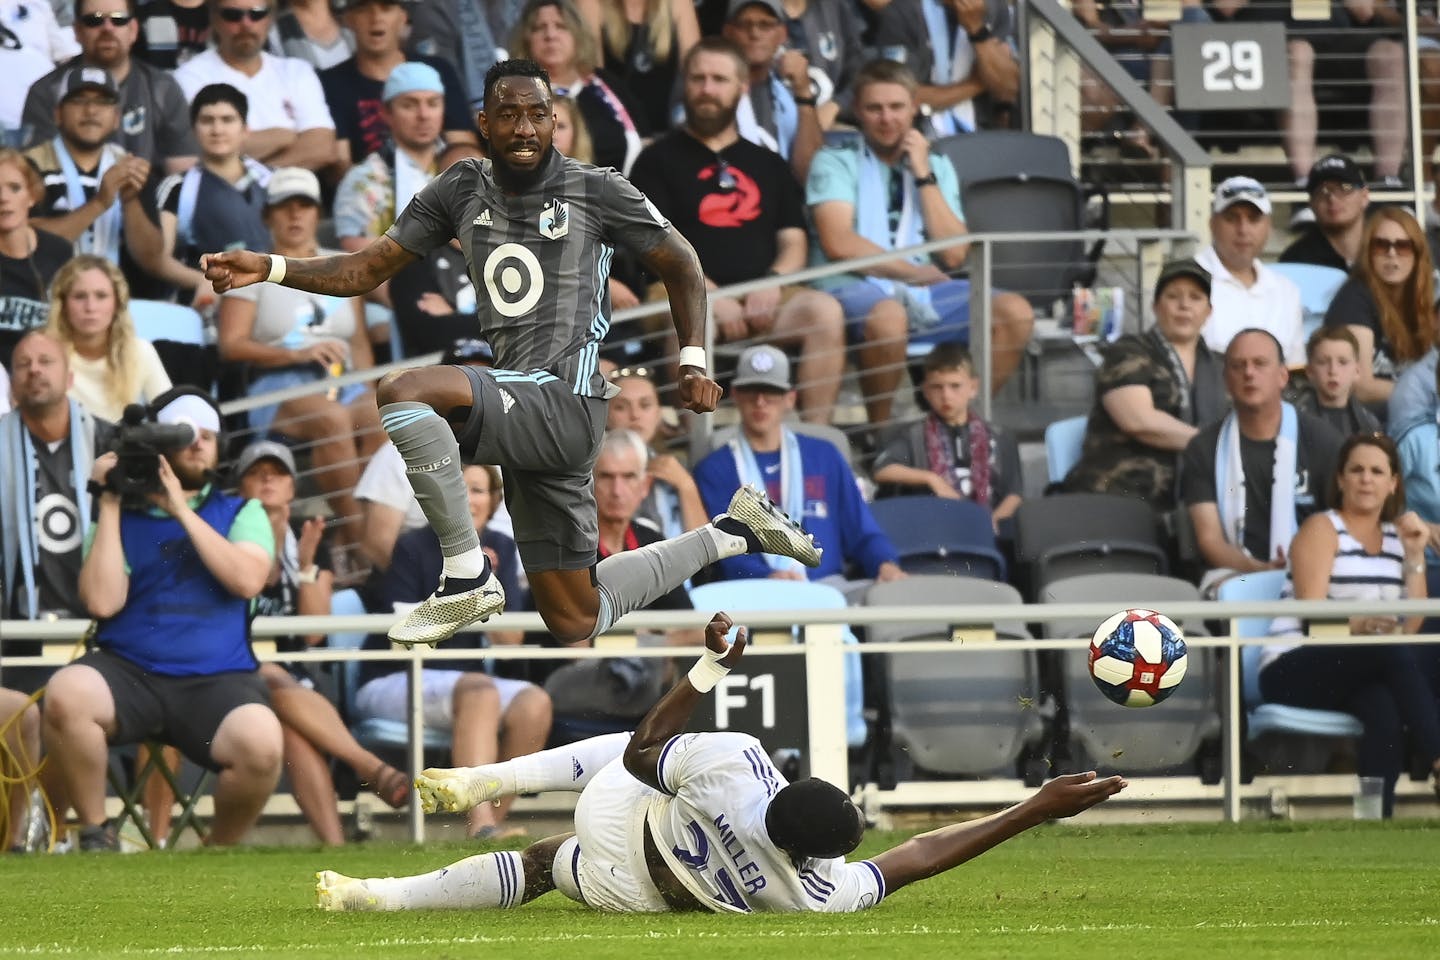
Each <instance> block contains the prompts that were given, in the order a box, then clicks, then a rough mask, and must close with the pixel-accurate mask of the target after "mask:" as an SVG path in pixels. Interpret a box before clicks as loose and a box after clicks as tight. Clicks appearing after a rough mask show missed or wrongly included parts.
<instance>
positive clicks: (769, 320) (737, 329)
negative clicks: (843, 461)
mask: <svg viewBox="0 0 1440 960" xmlns="http://www.w3.org/2000/svg"><path fill="white" fill-rule="evenodd" d="M745 75H746V67H745V59H744V56H743V54H742V53H741V52H740V49H739V48H738V47H737V46H735V44H734V43H732V42H731V41H729V40H726V39H723V38H721V37H707V38H705V39H703V40H701V41H699V42H698V43H696V44H695V45H694V46H693V47H691V48H690V51H689V53H687V54H686V56H685V60H684V62H683V63H682V64H681V76H682V78H683V81H684V103H685V123H684V125H683V126H681V127H680V128H679V129H677V130H672V131H671V132H670V133H667V134H666V135H665V136H663V137H661V138H660V139H659V140H657V141H655V142H654V143H652V144H651V145H650V146H648V147H646V148H645V149H644V150H642V151H641V153H640V156H639V157H637V158H636V159H635V166H634V167H633V168H632V169H631V171H630V181H631V182H632V183H634V184H635V186H636V187H638V188H639V189H640V191H641V192H642V193H644V194H645V195H646V196H647V197H649V198H650V201H651V202H652V203H654V204H655V206H656V207H658V208H659V210H660V212H661V213H663V214H664V215H665V216H666V217H667V218H668V219H669V220H670V222H671V224H673V225H674V227H675V229H677V230H679V231H680V232H681V233H682V234H684V235H685V237H687V238H688V239H689V240H690V242H691V243H693V244H694V245H695V252H696V254H697V255H698V256H699V257H700V266H701V267H702V268H704V270H705V282H706V285H707V286H709V287H711V288H714V287H724V286H729V285H730V284H734V283H743V282H745V281H747V280H759V279H761V278H763V277H767V276H770V277H783V276H785V275H786V274H790V273H794V272H795V271H797V270H801V269H803V268H804V267H805V259H806V237H805V210H804V207H803V205H802V203H801V197H800V190H799V184H797V183H796V182H795V177H794V175H793V174H792V173H791V172H790V167H789V165H788V164H786V163H785V161H784V160H783V159H782V158H781V157H780V155H779V154H777V153H776V152H775V151H773V150H768V149H766V148H765V147H760V146H756V145H755V144H753V143H751V142H750V141H748V140H745V139H743V138H742V137H741V136H740V132H739V129H738V128H737V127H736V124H735V113H736V109H737V107H738V105H739V103H740V99H741V98H742V97H743V96H744V95H745ZM663 296H664V290H663V289H658V288H657V289H655V290H653V291H651V296H650V299H652V300H654V299H659V298H660V297H663ZM712 306H713V308H714V311H715V322H716V324H717V325H718V326H719V328H720V329H719V331H718V332H719V334H720V339H721V340H724V341H727V342H728V341H750V340H752V339H758V340H761V341H764V342H767V343H775V344H779V345H781V346H785V347H797V348H799V351H800V358H801V359H800V372H799V384H800V412H801V415H802V416H803V417H804V418H805V419H807V420H811V421H814V422H816V423H829V422H830V417H831V413H832V412H833V410H834V407H835V397H836V395H837V394H838V393H839V392H840V373H841V370H842V368H843V367H844V364H845V331H844V318H843V317H842V316H841V313H840V304H839V302H838V301H836V299H835V298H834V297H832V296H830V295H829V294H827V293H821V292H820V291H818V290H811V289H810V288H808V287H805V286H803V285H798V284H797V285H795V286H786V287H781V286H774V287H767V288H766V289H764V290H756V291H754V292H753V293H749V294H746V295H745V297H744V299H743V300H739V299H736V298H734V297H716V298H715V299H714V300H713V301H712ZM650 319H651V320H652V321H656V320H658V321H659V322H660V323H663V322H664V315H663V314H662V315H661V316H660V317H659V318H654V317H652V318H650ZM651 332H652V333H658V332H660V331H659V330H658V329H657V330H652V331H651ZM666 354H667V355H671V356H673V355H674V347H673V345H672V346H671V348H670V349H668V350H667V351H666Z"/></svg>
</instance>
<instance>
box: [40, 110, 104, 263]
mask: <svg viewBox="0 0 1440 960" xmlns="http://www.w3.org/2000/svg"><path fill="white" fill-rule="evenodd" d="M51 143H52V145H53V146H54V148H55V157H56V159H58V160H59V161H60V172H61V173H62V174H64V176H65V199H66V200H67V201H68V202H69V204H70V212H72V213H73V212H75V211H76V210H79V209H80V208H81V207H83V206H85V199H86V198H85V187H84V186H83V185H82V184H81V183H80V169H79V168H78V167H76V166H75V160H74V158H73V157H71V156H70V151H69V150H68V149H67V148H66V147H65V141H63V140H61V139H60V137H59V136H56V137H55V139H54V140H53V141H51ZM113 166H115V156H114V149H113V148H112V147H111V146H110V144H108V143H107V144H105V146H103V147H102V148H101V149H100V168H99V169H98V170H96V171H95V190H96V192H97V193H98V192H99V190H100V181H101V180H103V179H104V178H105V173H106V171H107V170H109V169H110V168H111V167H113ZM120 222H121V214H120V198H119V197H118V196H117V197H116V198H115V202H114V203H112V204H110V207H109V209H107V210H106V211H105V212H104V213H102V214H100V216H98V217H96V218H95V222H94V223H92V224H90V226H89V227H88V228H87V229H86V230H85V232H84V233H82V234H81V235H80V239H79V240H78V241H76V243H75V252H76V253H93V254H94V255H95V256H97V257H104V258H105V259H106V260H109V261H110V262H111V263H115V264H118V263H119V262H120Z"/></svg>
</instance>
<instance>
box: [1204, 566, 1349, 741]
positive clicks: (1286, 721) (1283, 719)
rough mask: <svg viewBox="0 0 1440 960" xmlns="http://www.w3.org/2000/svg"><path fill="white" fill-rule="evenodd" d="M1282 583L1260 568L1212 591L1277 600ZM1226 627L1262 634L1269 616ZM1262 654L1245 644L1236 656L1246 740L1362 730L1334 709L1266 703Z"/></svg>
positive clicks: (1280, 573)
mask: <svg viewBox="0 0 1440 960" xmlns="http://www.w3.org/2000/svg"><path fill="white" fill-rule="evenodd" d="M1284 586H1285V571H1284V570H1261V571H1259V572H1257V573H1247V574H1242V575H1240V576H1236V577H1231V578H1230V579H1229V580H1226V581H1224V582H1222V583H1221V584H1220V587H1219V589H1218V590H1217V591H1216V599H1218V600H1222V601H1236V600H1278V599H1280V591H1281V590H1282V589H1283V588H1284ZM1230 629H1231V630H1233V631H1235V635H1236V636H1238V637H1263V636H1265V635H1266V634H1268V633H1269V630H1270V618H1269V617H1240V618H1237V619H1235V620H1233V621H1231V625H1230ZM1263 653H1264V648H1263V647H1259V646H1247V647H1245V648H1244V651H1243V653H1242V654H1241V656H1240V698H1241V700H1242V702H1243V703H1244V704H1245V716H1246V731H1247V732H1246V739H1247V740H1258V739H1259V738H1260V737H1263V736H1265V735H1266V734H1268V733H1277V734H1292V735H1299V736H1315V737H1358V736H1360V734H1362V733H1364V732H1365V728H1364V727H1363V726H1362V725H1361V723H1360V721H1359V720H1357V719H1356V718H1355V717H1353V716H1351V715H1350V714H1348V713H1342V712H1340V711H1338V710H1309V709H1305V708H1303V707H1290V706H1285V705H1284V704H1279V703H1266V702H1265V701H1264V698H1263V697H1262V696H1261V694H1260V657H1261V656H1262V654H1263Z"/></svg>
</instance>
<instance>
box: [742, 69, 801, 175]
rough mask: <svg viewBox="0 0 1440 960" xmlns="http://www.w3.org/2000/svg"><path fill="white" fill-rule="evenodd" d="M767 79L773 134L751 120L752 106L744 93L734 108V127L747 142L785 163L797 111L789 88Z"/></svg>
mask: <svg viewBox="0 0 1440 960" xmlns="http://www.w3.org/2000/svg"><path fill="white" fill-rule="evenodd" d="M769 79H770V114H771V116H772V117H773V119H774V122H775V132H774V133H773V134H772V133H771V132H770V131H769V130H766V129H765V128H764V127H762V126H761V125H760V121H759V120H757V119H756V118H755V105H754V104H753V103H751V102H750V94H748V93H747V94H745V95H744V96H743V97H741V98H740V103H739V104H738V105H737V106H736V108H735V128H736V129H737V130H738V131H739V133H740V136H742V137H744V138H745V139H746V140H749V141H750V142H751V143H754V144H758V145H759V146H762V147H766V148H768V149H770V150H774V151H775V152H776V153H778V154H780V156H782V157H784V158H785V159H786V160H789V159H790V146H791V145H792V144H793V143H794V142H795V131H796V130H797V129H798V128H799V126H800V108H799V107H798V106H796V105H795V97H794V95H793V94H791V93H790V88H789V87H787V86H785V84H784V83H782V82H781V81H780V78H779V77H777V76H775V74H773V73H771V74H770V78H769Z"/></svg>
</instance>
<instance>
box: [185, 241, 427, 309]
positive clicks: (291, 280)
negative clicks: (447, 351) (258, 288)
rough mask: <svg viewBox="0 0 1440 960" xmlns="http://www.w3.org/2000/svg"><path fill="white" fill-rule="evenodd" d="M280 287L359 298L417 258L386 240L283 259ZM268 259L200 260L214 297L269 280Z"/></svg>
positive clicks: (242, 254) (229, 256)
mask: <svg viewBox="0 0 1440 960" xmlns="http://www.w3.org/2000/svg"><path fill="white" fill-rule="evenodd" d="M283 259H284V263H285V268H284V275H283V276H282V277H280V278H278V279H277V280H276V282H277V283H279V284H280V285H281V286H286V287H294V288H295V289H296V290H307V291H309V292H310V293H323V294H328V295H330V296H332V297H359V296H363V295H364V294H367V293H369V292H370V291H371V290H374V289H375V288H376V287H378V286H380V284H382V283H384V282H385V281H386V280H389V279H390V278H391V277H393V276H395V274H397V273H399V272H400V269H401V268H402V267H405V266H407V265H409V264H411V263H413V262H415V260H416V259H418V258H417V257H416V256H415V254H413V253H411V252H410V251H409V250H406V249H405V248H404V247H402V246H400V244H398V243H396V242H395V241H394V240H391V239H390V238H389V237H387V236H381V237H378V238H376V240H375V241H374V242H372V243H371V244H370V245H369V246H366V247H364V248H363V249H360V250H356V251H355V252H354V253H341V254H336V255H334V256H329V257H285V258H283ZM271 266H272V264H271V260H270V255H269V254H265V253H255V252H254V251H251V250H229V251H226V252H225V253H210V254H206V255H205V256H203V257H201V258H200V269H201V270H204V271H205V279H207V280H209V281H210V283H211V285H213V286H214V287H215V292H216V293H224V292H225V291H226V290H234V289H236V288H239V287H248V286H249V285H250V284H252V283H259V282H260V281H262V280H266V279H268V278H269V277H270V270H271Z"/></svg>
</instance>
